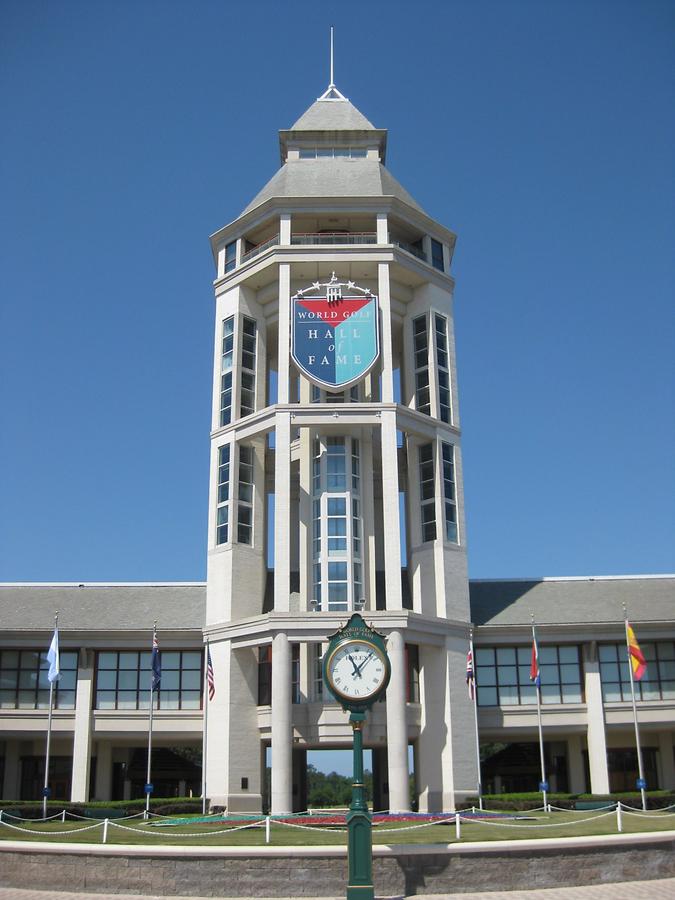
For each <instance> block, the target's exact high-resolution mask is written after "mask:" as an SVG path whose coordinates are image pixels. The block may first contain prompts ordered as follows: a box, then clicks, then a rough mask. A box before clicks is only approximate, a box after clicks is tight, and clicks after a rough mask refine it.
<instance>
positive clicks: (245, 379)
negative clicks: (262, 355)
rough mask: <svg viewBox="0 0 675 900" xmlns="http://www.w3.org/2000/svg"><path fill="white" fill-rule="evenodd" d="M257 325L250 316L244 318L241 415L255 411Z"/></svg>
mask: <svg viewBox="0 0 675 900" xmlns="http://www.w3.org/2000/svg"><path fill="white" fill-rule="evenodd" d="M256 331H257V328H256V323H255V320H254V319H249V318H248V316H243V317H242V335H241V391H240V399H239V415H240V416H241V417H242V418H243V416H248V415H250V414H251V413H252V412H254V411H255V354H256Z"/></svg>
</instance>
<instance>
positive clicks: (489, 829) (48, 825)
mask: <svg viewBox="0 0 675 900" xmlns="http://www.w3.org/2000/svg"><path fill="white" fill-rule="evenodd" d="M13 824H16V825H17V826H20V827H21V828H22V829H24V828H25V829H27V830H26V831H23V830H22V831H17V830H15V829H14V828H10V827H8V826H7V824H6V823H5V822H0V840H4V841H12V840H26V841H67V842H69V843H93V844H98V843H101V842H102V840H103V826H102V825H100V826H99V827H98V828H91V826H90V825H89V826H87V823H82V824H80V823H75V822H66V823H62V822H45V823H35V824H32V823H29V822H20V823H18V822H17V823H13ZM123 824H124V825H125V828H124V829H122V828H119V827H117V826H115V825H114V824H113V823H112V822H111V823H110V824H109V826H108V840H107V842H108V843H109V844H147V845H149V846H156V845H162V844H169V845H171V844H181V845H183V846H188V847H191V846H195V847H198V846H200V845H207V846H224V847H240V846H250V847H262V846H264V845H265V827H264V825H261V826H256V827H248V828H245V829H241V830H238V831H228V832H227V833H225V834H216V833H214V832H218V831H223V830H224V829H225V828H227V827H228V826H227V823H225V822H218V823H213V824H211V823H209V824H199V825H197V824H194V825H189V824H187V825H180V826H176V827H163V828H157V827H152V826H148V825H145V824H142V823H140V822H138V821H132V822H129V823H123ZM411 826H412V827H411ZM75 829H77V831H75ZM668 830H675V814H672V813H671V814H670V815H664V814H663V813H659V812H658V811H654V812H651V813H649V814H648V817H646V818H642V817H638V816H636V815H632V814H629V813H626V812H624V813H623V831H624V833H626V834H636V833H639V832H644V831H668ZM68 832H70V833H68ZM73 832H74V833H73ZM616 833H617V828H616V814H615V813H611V814H610V815H604V816H600V815H599V814H598V812H595V811H594V812H567V811H566V812H552V813H549V814H545V813H542V812H537V813H534V814H533V818H531V819H528V820H526V821H521V822H518V821H515V820H499V821H498V822H493V821H491V822H475V821H472V822H462V838H461V840H462V842H463V841H499V840H517V839H525V838H549V837H575V836H577V835H580V836H581V835H603V834H607V835H610V834H616ZM194 834H197V835H198V836H197V837H191V836H187V835H194ZM346 843H347V834H346V831H345V830H344V829H343V828H325V829H321V830H320V829H319V828H311V829H310V828H298V827H289V826H286V825H280V824H275V823H273V824H272V827H271V841H270V845H271V846H321V845H332V846H344V845H346ZM373 843H374V844H449V843H456V840H455V826H454V822H451V823H449V824H448V825H425V826H424V827H419V824H416V823H400V824H399V823H390V822H388V823H384V824H382V825H377V826H375V827H374V828H373Z"/></svg>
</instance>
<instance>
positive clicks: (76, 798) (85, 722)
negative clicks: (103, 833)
mask: <svg viewBox="0 0 675 900" xmlns="http://www.w3.org/2000/svg"><path fill="white" fill-rule="evenodd" d="M93 687H94V652H93V650H80V664H79V666H78V671H77V691H76V694H75V734H74V736H73V771H72V778H71V788H70V799H71V802H73V803H84V802H86V801H87V800H88V799H89V772H90V766H91V707H92V694H93Z"/></svg>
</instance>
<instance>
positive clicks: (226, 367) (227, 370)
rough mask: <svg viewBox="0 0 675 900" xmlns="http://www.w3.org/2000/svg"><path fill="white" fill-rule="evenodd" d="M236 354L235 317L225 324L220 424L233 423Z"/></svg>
mask: <svg viewBox="0 0 675 900" xmlns="http://www.w3.org/2000/svg"><path fill="white" fill-rule="evenodd" d="M233 354H234V316H229V317H228V318H227V319H225V320H224V322H223V350H222V356H221V363H220V371H221V376H220V424H221V425H229V424H230V422H231V421H232V361H233V360H232V357H233Z"/></svg>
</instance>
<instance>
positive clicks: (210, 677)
mask: <svg viewBox="0 0 675 900" xmlns="http://www.w3.org/2000/svg"><path fill="white" fill-rule="evenodd" d="M206 683H207V685H208V686H209V700H213V698H214V697H215V696H216V679H215V676H214V674H213V662H212V661H211V650H210V648H209V646H208V645H207V647H206Z"/></svg>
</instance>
